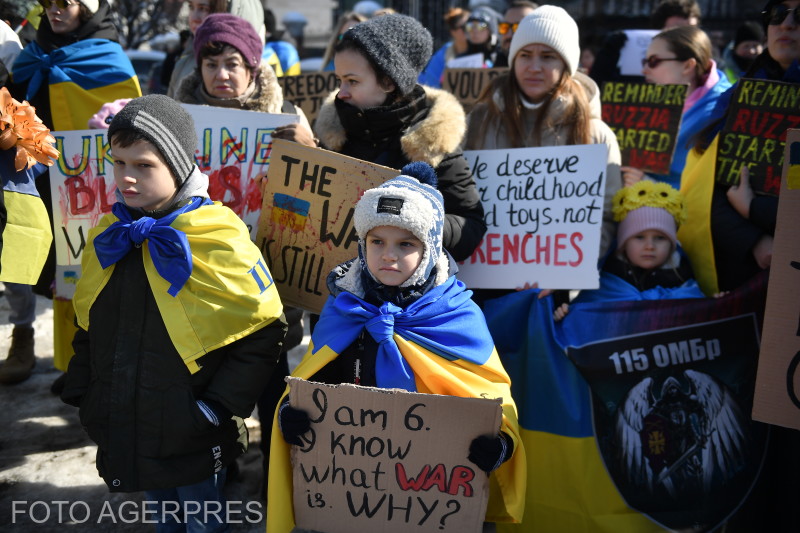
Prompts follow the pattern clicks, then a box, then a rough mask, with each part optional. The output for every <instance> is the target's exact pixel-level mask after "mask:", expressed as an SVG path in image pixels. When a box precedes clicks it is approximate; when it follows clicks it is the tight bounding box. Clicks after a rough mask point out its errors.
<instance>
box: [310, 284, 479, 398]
mask: <svg viewBox="0 0 800 533" xmlns="http://www.w3.org/2000/svg"><path fill="white" fill-rule="evenodd" d="M471 295H472V292H471V291H469V290H467V289H466V287H465V286H464V284H463V283H462V282H461V281H459V280H458V279H456V277H455V276H451V277H450V278H449V279H448V280H447V281H446V282H445V283H443V284H442V285H439V286H437V287H434V288H432V289H431V290H429V291H428V292H426V293H425V294H423V295H422V296H421V297H420V298H419V299H418V300H417V301H415V302H413V303H411V304H410V305H408V306H407V307H406V308H405V309H403V308H401V307H398V306H397V305H395V304H393V303H390V302H384V303H383V304H382V305H381V306H380V307H376V306H374V305H372V304H371V303H369V302H366V301H364V300H362V299H361V298H359V297H358V296H356V295H354V294H352V293H349V292H342V293H341V294H339V295H338V296H336V297H335V298H334V297H333V296H331V297H330V298H328V302H327V303H326V304H325V308H324V309H323V310H322V315H321V316H320V320H319V322H318V323H317V325H316V327H315V328H314V333H313V335H312V342H313V344H314V346H315V352H314V353H316V350H319V349H320V348H322V347H323V346H329V347H330V348H331V349H332V350H333V351H334V352H336V353H337V354H341V353H343V352H344V350H346V349H347V347H348V346H350V345H351V344H352V343H353V342H355V341H356V339H357V338H358V336H359V335H360V334H361V332H362V331H363V330H364V329H366V330H367V331H368V332H369V334H370V335H371V336H372V338H374V339H375V341H376V342H377V343H378V352H377V354H376V356H375V379H376V381H377V384H378V387H381V388H398V389H405V390H407V391H411V392H416V390H417V384H416V378H415V376H414V371H413V370H412V368H411V365H410V364H409V363H408V361H406V359H405V358H404V357H403V354H402V353H400V348H399V347H398V346H397V342H396V341H395V337H394V334H395V333H396V334H397V335H398V336H399V337H401V338H403V339H405V340H406V341H408V342H410V343H412V344H415V345H417V346H419V347H420V348H424V349H426V350H428V351H430V352H431V353H433V354H435V355H437V356H439V357H443V358H445V359H448V360H450V361H454V360H459V359H460V360H463V361H467V362H470V363H474V364H478V365H482V364H484V363H486V361H487V360H488V359H489V357H490V356H491V354H492V352H493V350H494V342H493V341H492V338H491V335H489V330H488V328H487V327H486V321H485V320H484V318H483V313H482V312H481V310H480V308H478V306H477V305H475V303H474V302H473V301H472V300H471V299H470V296H471Z"/></svg>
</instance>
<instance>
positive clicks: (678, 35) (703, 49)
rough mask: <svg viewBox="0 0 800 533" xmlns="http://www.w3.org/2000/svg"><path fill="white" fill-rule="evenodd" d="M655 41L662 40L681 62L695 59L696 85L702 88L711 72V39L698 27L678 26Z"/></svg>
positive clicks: (660, 34) (656, 37)
mask: <svg viewBox="0 0 800 533" xmlns="http://www.w3.org/2000/svg"><path fill="white" fill-rule="evenodd" d="M653 39H661V40H662V41H664V44H666V45H667V48H668V49H669V51H670V52H672V53H673V54H675V57H677V58H678V59H680V60H681V61H686V60H689V59H694V60H695V62H696V63H697V65H696V66H695V68H694V83H695V85H697V86H698V87H701V86H702V85H703V84H704V83H705V81H706V76H708V73H709V71H711V39H709V38H708V35H707V34H706V32H704V31H703V30H701V29H700V28H698V27H697V26H678V27H676V28H670V29H668V30H664V31H662V32H661V33H659V34H658V35H656V36H655V37H653Z"/></svg>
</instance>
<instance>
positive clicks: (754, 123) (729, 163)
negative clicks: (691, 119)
mask: <svg viewBox="0 0 800 533" xmlns="http://www.w3.org/2000/svg"><path fill="white" fill-rule="evenodd" d="M789 128H800V85H797V84H794V83H785V82H779V81H770V80H751V79H742V80H739V85H738V86H737V88H736V91H735V92H734V94H733V98H732V100H731V105H730V111H729V112H728V118H727V120H726V121H725V126H724V127H723V129H722V131H721V132H720V136H719V150H718V152H717V171H716V180H717V182H719V183H723V184H727V185H736V184H737V183H739V174H740V172H741V168H742V166H743V165H747V166H748V167H749V168H750V186H751V187H752V188H753V189H754V190H755V191H757V192H760V193H764V194H770V195H773V196H774V195H777V194H778V192H779V191H780V186H781V170H782V168H783V147H784V144H785V142H786V130H788V129H789Z"/></svg>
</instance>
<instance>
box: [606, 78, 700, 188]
mask: <svg viewBox="0 0 800 533" xmlns="http://www.w3.org/2000/svg"><path fill="white" fill-rule="evenodd" d="M686 90H687V86H686V85H656V84H654V83H645V82H608V83H606V84H604V85H603V91H602V96H601V98H600V99H601V101H602V104H603V107H602V112H603V122H605V123H606V124H608V126H609V127H610V128H611V130H612V131H613V132H614V134H615V135H616V136H617V143H618V144H619V150H620V155H621V157H622V164H623V165H629V166H632V167H636V168H639V169H641V170H643V171H645V172H650V173H653V174H669V167H670V164H671V162H672V154H673V152H675V142H676V141H677V138H678V129H679V128H680V125H681V117H682V115H683V102H684V100H685V99H686Z"/></svg>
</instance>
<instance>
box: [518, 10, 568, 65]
mask: <svg viewBox="0 0 800 533" xmlns="http://www.w3.org/2000/svg"><path fill="white" fill-rule="evenodd" d="M533 43H539V44H544V45H547V46H549V47H550V48H552V49H553V50H555V51H556V52H558V55H560V56H561V59H563V60H564V63H566V65H567V70H568V71H569V73H570V74H571V75H573V76H574V75H575V72H576V71H577V70H578V63H579V62H580V59H581V47H580V38H579V35H578V25H577V24H576V23H575V19H573V18H572V17H571V16H569V13H567V12H566V11H565V10H564V9H563V8H561V7H558V6H540V7H537V8H536V9H535V10H534V12H533V13H531V14H530V15H528V16H527V17H525V18H524V19H522V20H521V21H520V23H519V26H518V27H517V31H515V32H514V37H512V38H511V47H510V49H509V51H508V61H509V63H511V62H513V61H514V56H516V55H517V52H519V49H520V48H522V47H524V46H528V45H529V44H533Z"/></svg>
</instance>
